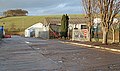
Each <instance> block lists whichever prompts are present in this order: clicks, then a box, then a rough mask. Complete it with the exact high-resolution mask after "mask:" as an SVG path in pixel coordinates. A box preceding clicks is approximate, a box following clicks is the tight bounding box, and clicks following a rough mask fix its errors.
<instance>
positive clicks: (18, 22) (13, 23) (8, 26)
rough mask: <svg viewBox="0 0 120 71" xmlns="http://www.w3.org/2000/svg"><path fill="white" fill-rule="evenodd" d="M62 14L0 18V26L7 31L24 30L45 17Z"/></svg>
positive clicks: (77, 15) (79, 15) (78, 15)
mask: <svg viewBox="0 0 120 71" xmlns="http://www.w3.org/2000/svg"><path fill="white" fill-rule="evenodd" d="M61 16H62V15H48V16H19V17H7V18H3V19H0V26H4V28H5V30H6V32H7V33H10V32H11V31H12V33H15V32H24V30H25V29H26V28H28V27H30V26H31V25H33V24H36V23H38V22H41V23H43V21H44V18H45V17H61ZM69 16H70V17H83V16H84V15H81V14H76V15H69Z"/></svg>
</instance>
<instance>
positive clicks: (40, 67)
mask: <svg viewBox="0 0 120 71" xmlns="http://www.w3.org/2000/svg"><path fill="white" fill-rule="evenodd" d="M0 47H1V48H0V71H120V54H119V53H112V52H109V51H104V50H100V49H95V48H87V47H84V46H77V45H70V44H64V43H62V41H59V40H43V39H37V38H24V37H20V36H13V37H12V38H8V39H3V41H2V42H1V44H0Z"/></svg>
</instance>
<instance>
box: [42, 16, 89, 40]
mask: <svg viewBox="0 0 120 71" xmlns="http://www.w3.org/2000/svg"><path fill="white" fill-rule="evenodd" d="M87 21H88V19H87V18H80V17H71V18H69V28H68V29H69V32H68V36H69V37H71V39H72V40H81V39H79V38H81V37H82V38H87V36H86V35H87V28H86V27H87V24H86V22H87ZM44 24H49V28H51V29H52V31H51V30H49V32H51V33H53V34H52V35H54V33H60V25H61V18H60V17H46V18H45V20H44ZM53 31H54V32H53ZM84 32H85V33H84ZM49 35H50V36H51V34H49ZM56 35H57V36H59V34H56ZM81 35H82V36H81ZM54 36H55V35H54Z"/></svg>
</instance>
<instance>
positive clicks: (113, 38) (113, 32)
mask: <svg viewBox="0 0 120 71" xmlns="http://www.w3.org/2000/svg"><path fill="white" fill-rule="evenodd" d="M112 42H113V43H115V29H113V41H112Z"/></svg>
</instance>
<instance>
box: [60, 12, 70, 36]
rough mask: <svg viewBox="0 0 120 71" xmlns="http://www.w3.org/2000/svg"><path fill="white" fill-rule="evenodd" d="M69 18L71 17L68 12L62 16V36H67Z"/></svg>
mask: <svg viewBox="0 0 120 71" xmlns="http://www.w3.org/2000/svg"><path fill="white" fill-rule="evenodd" d="M68 20H69V18H68V16H67V14H66V15H63V16H62V19H61V37H63V36H64V37H65V38H66V37H67V33H68V25H69V23H68Z"/></svg>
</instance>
